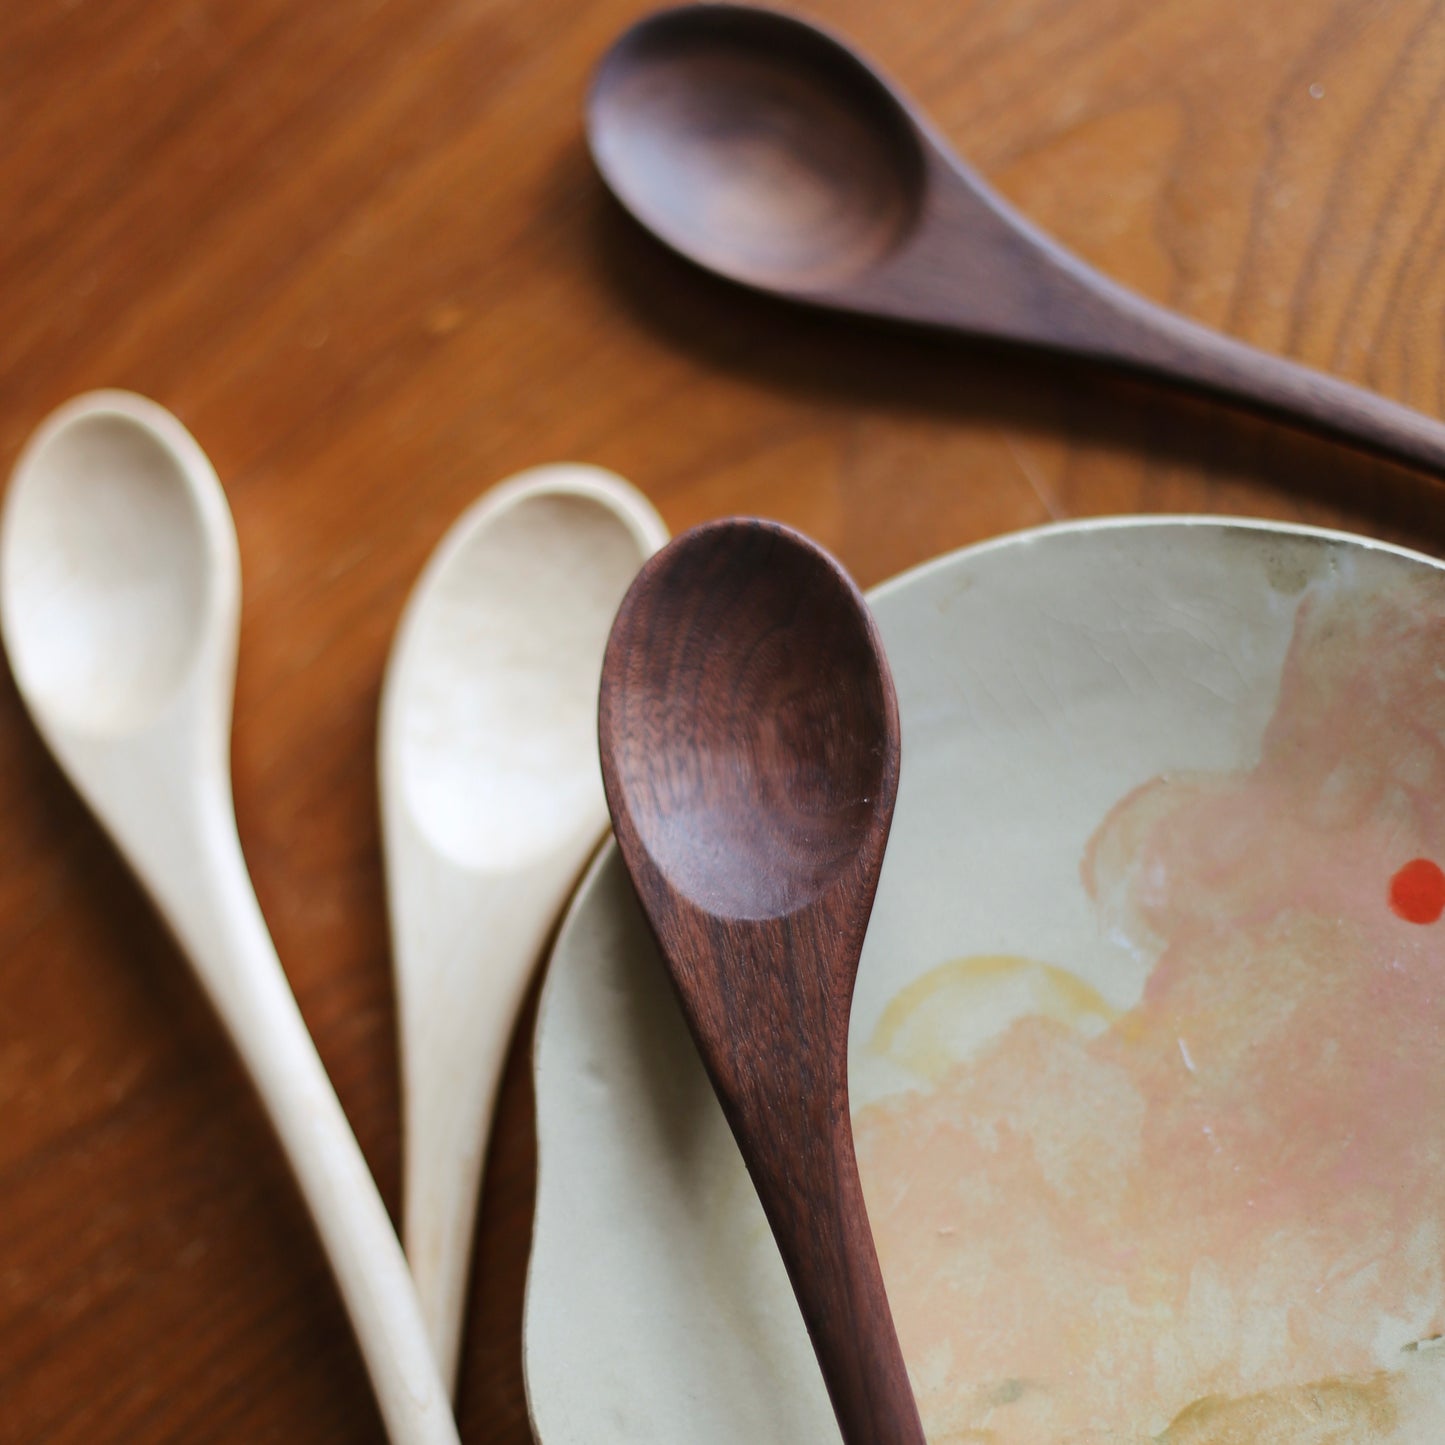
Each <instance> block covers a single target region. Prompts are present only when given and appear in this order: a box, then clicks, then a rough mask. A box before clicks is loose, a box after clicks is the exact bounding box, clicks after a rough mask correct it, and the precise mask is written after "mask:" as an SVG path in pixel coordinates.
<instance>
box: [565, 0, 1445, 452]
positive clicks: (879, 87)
mask: <svg viewBox="0 0 1445 1445" xmlns="http://www.w3.org/2000/svg"><path fill="white" fill-rule="evenodd" d="M587 135H588V142H589V144H590V146H591V149H592V155H593V158H594V160H595V161H596V163H597V167H598V170H599V171H600V172H601V174H602V177H603V179H604V180H605V181H606V182H607V184H608V186H609V187H610V188H611V190H612V191H613V193H614V195H615V196H616V197H617V199H618V200H619V201H620V202H621V203H622V205H623V206H625V207H626V208H627V210H629V211H630V212H631V213H632V215H633V216H634V217H635V218H636V219H637V220H638V221H639V222H640V223H641V224H642V225H643V226H644V227H646V228H647V229H649V230H650V231H652V232H653V233H654V234H655V235H656V236H657V237H658V238H659V239H660V240H662V241H663V242H665V243H666V244H667V245H669V246H671V247H672V248H673V249H674V250H676V251H677V252H679V253H680V254H681V255H683V256H685V257H687V258H688V259H690V260H691V261H693V262H694V263H696V264H697V265H699V266H702V267H704V268H705V269H707V270H710V271H713V272H715V273H716V274H718V275H720V276H724V277H726V278H727V279H729V280H732V281H736V282H740V283H742V284H744V285H748V286H752V287H755V288H757V289H758V290H761V291H766V292H769V293H771V294H773V295H776V296H781V297H784V298H787V299H791V300H796V301H803V302H807V303H810V304H812V305H815V306H822V307H828V308H831V309H833V310H838V311H849V312H854V313H859V314H863V315H867V316H874V317H879V318H883V319H886V320H890V321H904V322H909V323H914V324H920V325H925V326H931V327H937V328H941V329H943V330H946V331H952V332H956V333H959V334H963V335H968V336H974V337H984V338H988V339H991V340H995V341H1003V342H1007V343H1011V344H1018V345H1025V346H1034V347H1040V348H1044V349H1048V350H1051V351H1059V352H1064V353H1068V354H1071V355H1074V356H1077V357H1082V358H1085V359H1088V360H1091V361H1097V362H1103V363H1106V364H1108V365H1111V366H1116V367H1120V368H1124V369H1127V370H1130V371H1136V372H1142V373H1146V374H1149V375H1152V376H1154V377H1155V378H1157V379H1161V380H1166V381H1169V382H1171V383H1173V384H1175V385H1179V386H1184V387H1188V388H1191V389H1194V390H1197V391H1202V392H1205V393H1209V394H1213V395H1215V396H1218V397H1221V398H1224V399H1227V400H1230V401H1232V402H1234V403H1236V404H1239V405H1242V406H1245V407H1248V408H1250V409H1254V410H1259V411H1263V412H1266V413H1269V414H1272V415H1274V416H1277V417H1280V418H1282V419H1284V420H1287V421H1290V422H1292V423H1294V424H1296V425H1300V426H1304V427H1308V428H1311V429H1313V430H1316V431H1320V432H1323V433H1326V434H1328V435H1332V436H1335V437H1338V438H1341V439H1343V440H1346V441H1349V442H1351V443H1353V444H1355V445H1357V446H1361V447H1364V448H1366V449H1368V450H1372V451H1376V452H1379V453H1381V454H1383V455H1386V456H1390V457H1394V458H1396V459H1397V460H1402V461H1405V462H1407V463H1411V464H1413V465H1417V466H1423V467H1425V468H1427V469H1429V470H1433V471H1436V472H1445V425H1442V424H1441V423H1440V422H1439V421H1436V420H1434V419H1433V418H1430V417H1426V416H1422V415H1421V414H1420V413H1419V412H1415V411H1411V410H1410V409H1409V408H1407V407H1403V406H1399V405H1397V404H1396V403H1393V402H1389V401H1386V400H1385V399H1384V398H1382V397H1379V396H1375V395H1373V394H1371V393H1370V392H1367V391H1363V390H1361V389H1360V388H1358V387H1354V386H1350V385H1349V384H1348V383H1346V382H1343V381H1339V380H1336V379H1335V378H1333V377H1330V376H1326V375H1324V374H1323V373H1321V372H1318V371H1313V370H1311V369H1309V368H1308V367H1304V366H1300V365H1298V364H1296V363H1294V362H1291V361H1286V360H1284V359H1283V358H1280V357H1274V356H1269V355H1267V354H1265V353H1264V352H1260V351H1257V350H1255V349H1253V348H1252V347H1249V346H1246V345H1244V344H1243V343H1242V342H1238V341H1234V340H1232V339H1231V338H1229V337H1226V336H1222V335H1220V334H1219V333H1218V332H1215V331H1211V330H1209V329H1208V328H1207V327H1204V326H1200V325H1198V324H1196V323H1194V322H1192V321H1188V320H1186V319H1185V318H1183V317H1182V316H1179V315H1177V314H1175V313H1174V312H1171V311H1168V310H1166V309H1164V308H1163V307H1161V306H1157V305H1155V304H1154V303H1152V302H1150V301H1146V300H1145V299H1144V298H1143V297H1141V296H1139V295H1137V294H1135V293H1134V292H1132V291H1129V290H1127V289H1126V288H1124V287H1123V286H1120V285H1118V284H1117V283H1116V282H1114V281H1112V280H1109V279H1108V278H1107V277H1105V276H1102V275H1100V274H1099V273H1098V272H1097V271H1095V270H1093V269H1092V268H1090V267H1089V266H1088V265H1086V264H1085V263H1084V262H1083V261H1081V260H1080V259H1079V258H1078V257H1077V256H1074V255H1073V254H1071V253H1070V252H1068V251H1066V250H1065V249H1064V248H1063V247H1061V246H1060V245H1058V244H1057V243H1056V242H1055V241H1053V240H1051V239H1050V238H1049V237H1048V236H1047V235H1045V234H1044V232H1042V231H1041V230H1039V228H1038V227H1036V226H1035V225H1033V224H1032V223H1031V222H1030V221H1028V220H1027V219H1025V218H1024V217H1023V216H1022V215H1020V214H1019V213H1018V212H1017V211H1016V210H1014V208H1013V207H1012V206H1010V205H1009V204H1008V202H1007V201H1005V200H1004V199H1003V198H1002V197H1001V196H999V195H998V194H997V193H996V192H995V191H994V190H993V189H992V188H991V187H989V186H988V185H987V184H986V183H985V182H984V181H983V179H982V178H981V177H980V176H978V175H977V174H976V173H975V172H974V171H972V170H971V169H969V168H968V167H967V166H966V165H964V163H963V162H962V161H961V160H959V159H958V157H957V156H955V155H954V154H953V153H952V152H951V151H950V150H949V149H948V147H947V146H946V145H945V143H944V142H943V140H942V139H941V138H940V137H939V136H938V135H937V134H936V133H935V132H934V130H933V129H932V128H931V127H930V125H929V124H928V122H927V121H926V120H925V119H924V118H923V117H922V116H921V114H920V113H919V112H918V111H917V110H916V109H915V108H914V107H913V106H912V105H911V104H910V103H909V102H908V101H907V100H906V99H905V98H904V97H903V95H902V94H901V93H900V92H899V91H898V90H897V89H896V88H895V87H894V86H892V85H891V84H890V83H889V82H888V81H887V80H886V79H884V78H883V77H882V76H881V75H880V74H879V73H878V72H877V71H876V70H875V69H874V68H873V67H872V66H871V65H869V63H868V62H867V61H866V60H864V59H863V58H862V57H861V56H859V55H858V54H857V53H856V52H854V51H853V50H852V49H850V48H849V47H848V46H847V45H846V44H844V42H843V41H842V40H840V39H838V38H837V37H836V36H834V35H831V34H829V33H828V32H827V31H825V30H822V29H820V28H818V27H817V26H814V25H811V24H809V23H808V22H807V21H804V20H802V19H800V18H798V17H796V16H791V15H787V14H784V13H781V12H778V11H773V10H766V9H760V8H756V7H753V6H747V5H735V4H699V5H686V6H682V7H680V8H678V9H673V10H663V11H659V12H658V13H656V14H654V15H651V16H649V17H647V18H646V19H643V20H641V21H639V22H638V23H637V24H636V25H634V26H633V27H632V28H631V29H630V30H628V31H626V32H625V33H624V34H623V35H622V36H621V37H620V38H619V39H618V40H617V41H616V42H615V43H614V45H613V46H612V48H611V50H610V51H609V52H608V54H607V55H606V57H605V58H604V59H603V61H602V63H601V64H600V66H599V67H598V70H597V74H596V77H595V80H594V83H593V86H592V90H591V95H590V98H589V101H588V109H587Z"/></svg>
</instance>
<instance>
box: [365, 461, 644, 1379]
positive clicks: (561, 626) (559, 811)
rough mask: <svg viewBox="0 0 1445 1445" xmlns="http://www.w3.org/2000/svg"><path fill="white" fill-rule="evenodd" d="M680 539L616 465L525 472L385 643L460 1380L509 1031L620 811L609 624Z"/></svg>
mask: <svg viewBox="0 0 1445 1445" xmlns="http://www.w3.org/2000/svg"><path fill="white" fill-rule="evenodd" d="M666 540H667V529H666V528H665V527H664V526H663V524H662V520H661V518H659V517H658V515H657V513H656V512H655V511H653V509H652V506H651V504H650V503H649V502H648V501H647V499H646V498H645V497H643V496H642V494H641V493H640V492H638V491H636V490H635V489H634V488H633V487H631V486H629V485H628V484H627V483H626V482H624V481H623V480H622V478H621V477H617V476H614V475H613V474H612V473H611V472H604V471H602V470H601V469H600V468H597V467H586V466H575V465H572V466H548V467H537V468H535V469H534V470H532V471H529V472H523V473H522V474H521V475H520V476H517V477H513V478H512V479H511V480H510V481H507V482H503V483H502V484H501V485H500V486H497V487H493V488H492V489H491V491H489V492H488V493H487V494H486V495H485V496H484V497H483V498H482V499H481V500H480V501H479V502H477V503H476V504H475V505H474V506H472V507H471V508H469V509H468V510H467V511H466V512H464V513H463V514H462V516H461V517H460V518H459V519H458V520H457V521H456V523H455V524H454V525H453V526H452V528H451V530H450V531H449V532H448V533H447V535H446V536H445V537H444V538H443V539H442V541H441V542H440V543H439V544H438V547H437V550H436V552H435V553H434V554H433V555H432V558H431V560H430V561H429V562H428V563H427V566H426V569H425V571H424V572H423V573H422V575H421V577H420V579H419V580H418V581H417V584H416V587H415V589H414V590H413V591H412V595H411V598H410V600H409V601H408V602H407V606H406V611H405V613H404V614H403V616H402V619H401V624H400V626H399V627H398V629H397V634H396V641H395V642H394V644H393V646H392V652H391V660H390V662H389V663H388V665H387V671H386V683H385V686H384V688H383V690H382V700H381V734H380V746H379V750H378V751H379V761H380V770H381V806H382V818H383V823H384V833H385V840H386V878H387V889H388V893H389V906H390V913H391V928H392V944H393V947H392V953H393V960H394V967H395V971H396V991H397V1004H398V1011H399V1015H400V1023H401V1074H402V1122H403V1137H404V1143H405V1148H404V1151H403V1153H404V1162H405V1169H404V1171H403V1179H402V1235H403V1239H404V1240H405V1243H406V1254H407V1258H408V1260H409V1261H410V1262H411V1267H412V1272H413V1274H414V1275H415V1277H416V1285H417V1292H418V1293H419V1294H420V1296H421V1302H422V1310H423V1312H424V1314H425V1316H426V1321H427V1326H428V1328H429V1330H430V1332H431V1335H432V1340H433V1344H434V1346H435V1348H436V1353H437V1360H438V1362H439V1364H440V1366H441V1372H442V1378H443V1379H444V1380H445V1381H446V1383H447V1384H448V1385H449V1386H454V1384H455V1381H456V1373H457V1357H458V1351H459V1347H460V1343H461V1328H462V1316H463V1312H464V1307H465V1304H466V1284H467V1266H468V1263H469V1261H470V1258H471V1242H472V1225H473V1222H474V1220H475V1217H476V1206H477V1195H478V1191H479V1189H480V1185H481V1177H482V1161H483V1159H484V1158H485V1157H486V1150H487V1138H488V1135H489V1133H490V1130H491V1117H492V1110H493V1106H494V1104H495V1102H496V1093H497V1084H498V1081H499V1079H500V1077H501V1072H502V1065H503V1063H504V1062H505V1060H506V1056H507V1044H508V1041H509V1040H510V1038H511V1034H512V1027H513V1025H514V1024H515V1022H516V1017H517V1010H518V1008H519V1006H520V1004H521V1000H522V995H523V992H524V991H525V989H526V986H527V980H528V979H529V978H530V977H531V974H532V971H533V969H534V968H535V967H536V964H537V960H538V957H539V955H540V954H541V951H542V948H543V945H544V944H545V942H546V939H547V936H548V934H549V933H550V932H551V930H552V928H553V925H554V924H555V923H556V920H557V915H558V913H559V912H560V911H561V908H562V905H563V903H564V902H565V901H566V898H567V894H568V893H569V892H570V891H571V888H572V884H573V883H574V881H575V880H576V877H577V874H578V872H579V871H580V870H581V868H582V865H583V864H584V863H585V862H586V861H587V857H588V855H589V854H590V853H591V852H592V851H593V849H594V848H595V847H596V846H597V843H598V841H599V840H600V839H601V837H602V835H603V833H604V832H605V831H606V827H607V805H606V802H605V800H604V798H603V796H602V779H601V776H600V775H599V773H598V769H597V749H596V741H595V735H596V718H597V687H598V679H599V677H600V676H601V672H602V650H603V647H604V646H605V644H606V641H607V629H608V627H609V625H610V624H611V621H612V617H613V614H614V613H615V612H616V610H617V604H618V602H619V601H620V600H621V598H622V595H623V593H624V592H625V591H626V590H627V586H628V584H629V583H630V582H631V581H632V579H633V578H634V577H635V576H636V575H637V569H638V568H639V567H640V566H641V565H642V563H643V562H644V561H645V560H646V559H647V558H648V557H650V556H651V555H652V553H654V552H655V551H656V550H657V549H658V547H660V546H661V545H662V544H663V542H665V541H666Z"/></svg>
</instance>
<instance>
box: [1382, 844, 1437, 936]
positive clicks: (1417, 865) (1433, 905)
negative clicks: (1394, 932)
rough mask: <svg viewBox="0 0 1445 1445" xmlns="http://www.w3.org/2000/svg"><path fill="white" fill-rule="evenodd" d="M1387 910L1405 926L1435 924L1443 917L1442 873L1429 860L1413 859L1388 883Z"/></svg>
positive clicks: (1435, 864)
mask: <svg viewBox="0 0 1445 1445" xmlns="http://www.w3.org/2000/svg"><path fill="white" fill-rule="evenodd" d="M1390 907H1391V908H1393V909H1394V910H1395V912H1396V913H1398V914H1399V915H1400V917H1401V918H1403V919H1404V920H1405V922H1406V923H1434V921H1435V920H1436V919H1437V918H1439V916H1440V915H1441V914H1442V913H1445V873H1442V872H1441V871H1440V865H1439V864H1438V863H1432V862H1431V861H1430V860H1429V859H1428V858H1412V859H1411V860H1410V861H1409V862H1408V863H1407V864H1405V866H1404V867H1403V868H1402V869H1400V871H1399V872H1398V873H1397V874H1395V876H1394V877H1393V878H1392V879H1390Z"/></svg>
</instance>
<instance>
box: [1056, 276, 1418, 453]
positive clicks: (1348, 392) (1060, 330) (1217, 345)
mask: <svg viewBox="0 0 1445 1445" xmlns="http://www.w3.org/2000/svg"><path fill="white" fill-rule="evenodd" d="M1087 280H1088V285H1087V288H1086V294H1087V296H1088V302H1087V303H1086V304H1085V305H1083V306H1081V308H1080V314H1079V315H1078V316H1067V319H1066V318H1065V316H1060V315H1058V314H1057V313H1056V316H1055V320H1054V322H1053V323H1052V324H1053V326H1054V327H1055V330H1056V335H1058V337H1059V344H1061V345H1062V346H1063V347H1064V348H1065V349H1067V350H1071V351H1073V352H1075V353H1076V354H1078V355H1082V356H1085V357H1089V358H1093V359H1098V360H1102V361H1106V362H1110V363H1112V364H1114V365H1118V366H1122V367H1124V368H1126V369H1128V370H1135V371H1142V372H1144V373H1147V374H1152V375H1155V376H1158V377H1160V378H1162V379H1164V380H1166V381H1172V382H1175V383H1178V384H1181V385H1183V386H1185V387H1187V388H1192V389H1195V390H1199V391H1203V392H1206V393H1212V394H1214V395H1217V396H1220V397H1224V398H1227V399H1230V400H1233V401H1235V402H1239V403H1242V404H1243V405H1244V406H1246V407H1248V408H1250V409H1253V410H1258V411H1262V412H1265V413H1267V414H1270V415H1273V416H1276V417H1279V418H1281V419H1282V420H1284V421H1288V422H1294V423H1296V424H1298V425H1302V426H1303V427H1305V428H1306V429H1307V430H1311V431H1316V432H1321V433H1323V434H1325V435H1326V436H1332V437H1335V438H1337V439H1339V440H1342V441H1345V442H1349V443H1352V444H1353V445H1355V446H1358V447H1361V448H1362V449H1364V450H1365V451H1369V452H1374V453H1376V454H1378V455H1380V456H1384V457H1388V458H1390V459H1391V460H1392V461H1397V462H1404V463H1406V464H1407V465H1410V466H1415V467H1421V468H1423V469H1424V470H1426V471H1429V472H1434V473H1436V474H1437V475H1441V476H1445V423H1441V422H1439V421H1437V420H1435V419H1434V418H1433V417H1429V416H1426V415H1424V413H1422V412H1418V411H1414V410H1412V409H1411V408H1409V407H1407V406H1401V405H1400V404H1399V403H1398V402H1393V401H1389V400H1387V399H1386V398H1385V397H1383V396H1379V395H1377V394H1376V393H1374V392H1371V391H1366V390H1365V389H1364V388H1363V387H1358V386H1352V385H1351V384H1350V383H1349V382H1347V381H1341V380H1340V379H1339V378H1338V377H1334V376H1329V375H1327V374H1326V373H1325V372H1322V371H1315V370H1314V369H1313V368H1311V367H1308V366H1302V365H1300V364H1299V363H1298V362H1295V361H1289V360H1287V359H1286V358H1284V357H1282V356H1271V355H1270V354H1268V353H1267V352H1264V351H1260V350H1257V349H1256V348H1255V347H1252V346H1248V345H1246V344H1245V343H1244V342H1242V341H1236V340H1235V339H1234V338H1233V337H1230V336H1225V335H1223V334H1222V333H1220V332H1218V331H1213V330H1211V329H1210V328H1209V327H1207V326H1201V325H1200V324H1199V323H1197V322H1194V321H1190V320H1188V319H1187V318H1185V317H1183V316H1180V315H1178V314H1177V313H1176V312H1173V311H1169V310H1167V309H1165V308H1164V307H1162V306H1156V305H1154V304H1153V303H1152V302H1150V301H1147V300H1145V299H1144V298H1143V297H1142V296H1138V295H1136V294H1135V293H1134V292H1132V291H1129V290H1126V289H1125V288H1124V287H1122V286H1117V285H1115V284H1114V283H1113V282H1111V281H1108V280H1107V279H1106V278H1104V277H1102V276H1093V275H1091V276H1089V277H1088V278H1087ZM1079 322H1082V323H1083V324H1082V325H1079V324H1078V323H1079Z"/></svg>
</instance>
